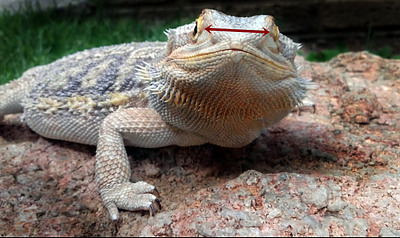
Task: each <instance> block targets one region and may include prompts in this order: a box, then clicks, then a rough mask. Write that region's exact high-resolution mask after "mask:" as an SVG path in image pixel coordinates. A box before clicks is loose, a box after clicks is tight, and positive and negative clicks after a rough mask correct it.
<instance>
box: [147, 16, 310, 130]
mask: <svg viewBox="0 0 400 238" xmlns="http://www.w3.org/2000/svg"><path fill="white" fill-rule="evenodd" d="M209 26H212V27H213V28H223V29H235V30H238V29H242V30H243V29H245V30H249V29H250V30H263V28H265V29H266V30H268V31H269V33H268V34H266V35H264V34H263V33H247V32H227V31H212V32H211V33H210V32H208V31H207V29H208V27H209ZM167 35H168V44H167V52H166V56H165V58H163V59H162V60H161V61H160V62H159V63H158V64H157V65H155V66H154V67H153V68H152V69H151V70H148V71H149V72H157V73H154V75H155V78H153V80H152V83H151V86H150V87H149V90H150V91H152V92H153V93H152V95H153V96H151V102H152V104H153V106H154V107H155V108H156V110H157V111H158V112H160V114H161V115H162V116H163V117H164V119H165V120H166V121H168V122H170V123H171V124H174V125H176V121H178V122H179V123H180V125H177V126H178V127H183V128H186V129H187V128H190V127H193V128H194V129H193V131H196V130H197V129H199V128H197V127H198V125H199V123H197V124H196V125H194V122H195V121H200V120H204V124H207V123H209V121H214V122H215V123H218V122H221V124H220V125H219V126H220V127H222V125H223V126H225V127H226V126H227V125H233V124H235V123H236V122H237V121H240V123H241V125H237V123H236V124H235V126H232V128H242V129H243V131H245V130H247V129H248V128H250V127H254V128H255V127H257V128H258V127H265V126H269V125H271V124H273V123H275V122H277V121H279V120H280V119H281V118H283V117H284V116H285V115H287V114H288V113H289V112H290V111H291V110H292V109H293V107H295V106H296V105H297V104H299V103H301V100H302V98H303V97H304V96H305V92H306V89H307V88H308V86H309V85H310V84H309V83H308V81H307V80H305V79H303V78H301V77H299V76H298V73H297V68H296V67H295V65H294V57H295V55H296V52H297V49H298V48H299V44H296V43H294V42H293V41H292V40H291V39H289V38H288V37H286V36H284V35H282V34H281V33H279V30H278V27H277V26H276V25H275V23H274V18H273V17H272V16H268V15H259V16H252V17H235V16H229V15H226V14H224V13H221V12H219V11H216V10H210V9H206V10H203V12H202V13H201V15H200V16H199V18H198V19H197V20H196V21H195V22H193V23H190V24H187V25H183V26H180V27H178V28H176V29H171V30H168V31H167ZM149 78H151V77H149ZM164 114H165V115H164ZM176 118H178V119H179V120H178V119H176ZM191 118H196V119H193V120H194V121H191V120H192V119H191ZM233 121H236V122H235V123H233ZM261 124H262V125H261ZM200 125H201V123H200ZM196 128H197V129H196ZM214 128H218V126H215V127H214ZM199 130H201V129H199ZM254 130H255V131H256V130H257V129H254ZM210 133H212V132H210ZM238 134H240V133H239V132H238Z"/></svg>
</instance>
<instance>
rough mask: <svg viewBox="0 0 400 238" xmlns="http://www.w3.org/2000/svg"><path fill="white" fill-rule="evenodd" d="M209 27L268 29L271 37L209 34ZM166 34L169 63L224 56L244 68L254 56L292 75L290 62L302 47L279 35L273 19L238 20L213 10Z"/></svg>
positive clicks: (252, 18) (222, 33)
mask: <svg viewBox="0 0 400 238" xmlns="http://www.w3.org/2000/svg"><path fill="white" fill-rule="evenodd" d="M210 26H212V28H214V29H215V28H222V29H234V30H249V29H251V30H259V31H261V30H263V29H266V30H268V31H269V33H268V34H267V35H264V34H263V33H248V32H227V31H212V32H210V31H207V30H208V27H210ZM211 30H212V29H211ZM167 34H168V48H167V52H168V53H167V54H168V59H169V60H170V61H174V60H181V59H184V60H186V61H189V60H193V61H197V60H202V59H211V58H213V57H215V56H216V55H224V56H227V57H230V60H231V62H230V63H236V64H244V63H245V62H244V60H242V59H243V57H245V56H249V55H252V56H254V57H257V58H259V59H260V60H263V61H265V62H266V63H267V64H268V65H269V66H270V67H277V65H276V64H279V66H278V68H281V70H284V71H292V72H293V71H294V69H293V67H292V66H293V65H292V64H291V62H290V61H291V60H293V59H294V57H295V55H296V51H297V49H298V48H299V47H300V44H296V43H293V41H291V40H290V39H289V38H287V37H285V36H284V35H282V34H280V33H279V29H278V27H277V26H276V25H275V21H274V18H273V17H272V16H268V15H258V16H252V17H235V16H229V15H226V14H224V13H222V12H219V11H216V10H211V9H205V10H203V12H202V13H201V15H200V16H199V18H198V19H197V20H196V21H195V22H193V23H191V24H187V25H184V26H181V27H178V28H176V29H172V30H168V31H167ZM225 60H226V59H225Z"/></svg>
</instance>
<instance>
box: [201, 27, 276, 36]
mask: <svg viewBox="0 0 400 238" xmlns="http://www.w3.org/2000/svg"><path fill="white" fill-rule="evenodd" d="M211 26H212V25H209V26H208V27H206V31H208V33H210V34H211V31H231V32H248V33H264V35H263V36H265V35H266V34H268V33H269V31H267V29H265V28H264V27H263V29H264V30H243V29H227V28H211Z"/></svg>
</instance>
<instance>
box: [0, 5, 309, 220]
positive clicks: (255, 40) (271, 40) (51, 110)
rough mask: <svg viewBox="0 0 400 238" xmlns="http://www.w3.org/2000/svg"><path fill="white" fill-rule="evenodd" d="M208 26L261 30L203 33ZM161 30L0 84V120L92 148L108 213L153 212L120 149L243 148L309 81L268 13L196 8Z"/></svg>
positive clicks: (146, 188)
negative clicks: (9, 118)
mask: <svg viewBox="0 0 400 238" xmlns="http://www.w3.org/2000/svg"><path fill="white" fill-rule="evenodd" d="M209 25H213V26H214V27H218V28H236V29H248V28H252V29H262V28H263V27H264V28H266V29H267V30H268V31H269V32H270V33H269V34H267V35H266V36H263V35H262V34H248V33H238V32H212V34H209V33H208V32H206V31H205V28H206V27H207V26H209ZM167 35H168V42H167V43H164V42H143V43H130V44H123V45H116V46H108V47H101V48H95V49H91V50H86V51H83V52H79V53H76V54H73V55H69V56H66V57H64V58H61V59H59V60H57V61H55V62H53V63H51V64H49V65H45V66H39V67H35V68H33V69H30V70H28V71H27V72H25V73H24V74H23V75H22V77H21V78H20V79H18V80H16V81H13V82H11V83H9V84H6V85H3V86H0V95H1V96H0V119H1V118H2V117H3V116H4V115H6V114H10V113H17V112H23V113H24V118H25V121H26V123H27V124H28V126H29V127H30V128H32V129H33V130H34V131H36V132H37V133H38V134H40V135H42V136H44V137H48V138H53V139H60V140H66V141H73V142H77V143H83V144H90V145H97V152H96V182H97V184H98V187H99V191H100V195H101V197H102V199H103V202H104V205H105V206H106V208H107V209H108V211H109V213H110V217H111V219H113V220H117V219H118V209H127V210H132V211H134V210H149V211H150V212H151V213H153V212H154V204H155V205H158V199H157V197H156V196H155V195H154V194H152V193H153V192H154V190H155V187H154V186H152V185H150V184H147V183H145V182H138V183H131V182H130V181H129V178H130V173H131V171H130V166H129V161H128V158H127V155H126V151H125V146H138V147H147V148H154V147H162V146H168V145H180V146H190V145H200V144H204V143H207V142H209V143H213V144H216V145H220V146H225V147H240V146H244V145H246V144H248V143H250V142H251V141H253V140H254V139H255V138H257V137H258V136H259V135H260V133H261V131H262V129H263V128H265V127H268V126H270V125H272V124H274V123H276V122H277V121H279V120H281V119H282V118H283V117H285V116H286V115H287V114H288V113H289V112H290V111H291V110H292V109H293V108H294V107H295V106H296V105H299V104H300V103H301V101H302V99H303V98H304V96H305V93H306V91H307V89H309V88H312V87H313V84H312V83H310V82H309V81H308V80H306V79H304V78H301V77H300V76H299V75H298V72H297V69H296V67H295V65H294V57H295V55H296V51H297V49H298V44H295V43H293V42H292V41H291V40H290V39H289V38H287V37H285V36H284V35H282V34H280V33H279V31H278V28H277V27H276V26H275V24H274V19H273V18H272V17H271V16H265V15H261V16H253V17H234V16H228V15H225V14H223V13H221V12H218V11H215V10H204V11H203V12H202V14H201V15H200V17H199V18H198V19H197V20H196V22H193V23H191V24H188V25H184V26H181V27H178V28H176V29H172V30H169V31H168V32H167ZM124 141H125V144H124Z"/></svg>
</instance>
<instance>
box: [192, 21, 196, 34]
mask: <svg viewBox="0 0 400 238" xmlns="http://www.w3.org/2000/svg"><path fill="white" fill-rule="evenodd" d="M196 35H197V21H196V26H195V27H194V30H193V37H195V36H196Z"/></svg>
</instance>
